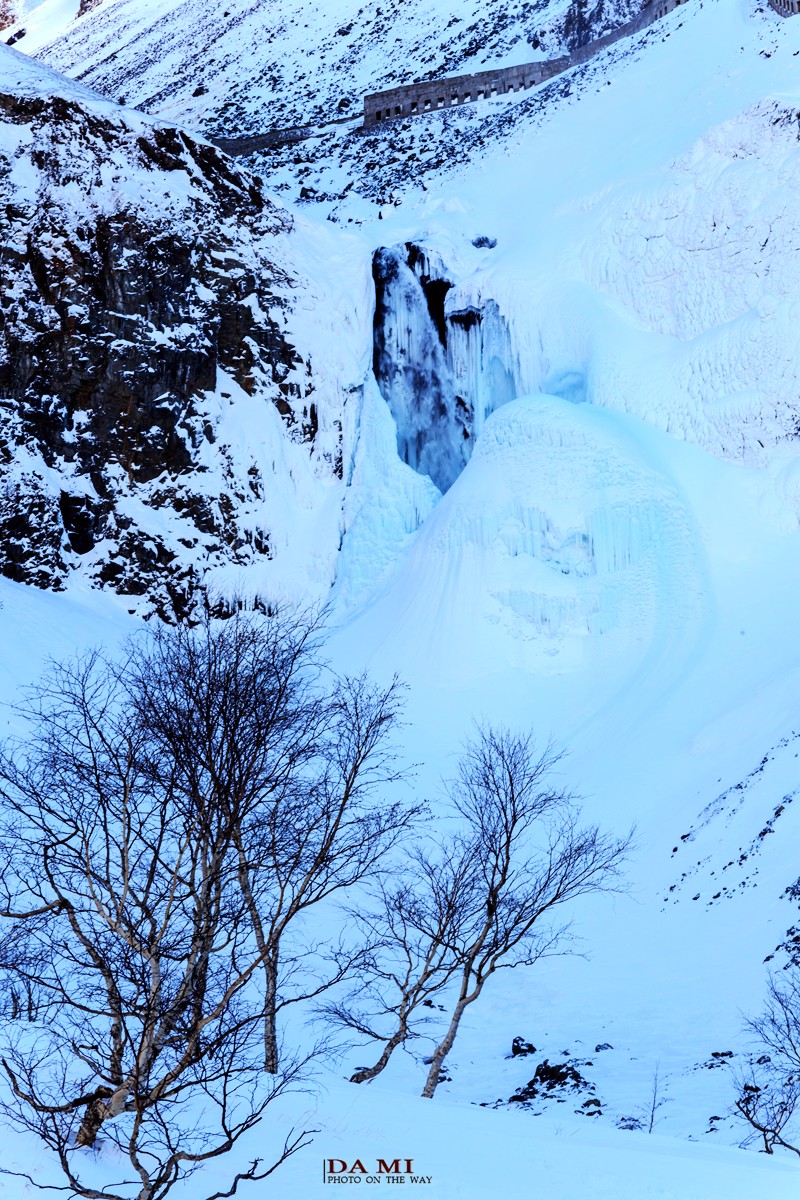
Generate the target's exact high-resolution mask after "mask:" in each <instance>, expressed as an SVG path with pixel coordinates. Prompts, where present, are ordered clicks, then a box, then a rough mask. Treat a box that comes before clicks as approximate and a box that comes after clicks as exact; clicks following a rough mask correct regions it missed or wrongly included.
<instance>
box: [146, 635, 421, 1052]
mask: <svg viewBox="0 0 800 1200" xmlns="http://www.w3.org/2000/svg"><path fill="white" fill-rule="evenodd" d="M134 669H135V677H136V689H135V690H136V703H137V705H138V706H139V709H140V712H141V716H142V719H143V721H144V722H145V723H146V724H147V727H148V729H150V730H151V732H152V733H153V735H154V736H155V737H156V739H157V741H158V743H159V746H160V747H161V748H162V750H163V753H164V754H165V755H166V757H167V759H168V761H169V762H170V763H173V764H176V767H175V769H176V771H177V780H176V786H177V787H178V788H179V790H180V792H181V794H182V795H184V796H185V803H189V804H191V803H195V802H196V801H197V799H198V798H202V797H205V796H208V797H213V804H214V806H216V807H218V808H220V809H221V810H222V811H225V812H226V813H228V814H229V819H230V821H231V824H232V827H233V828H234V830H235V841H236V851H237V856H238V858H237V878H238V883H239V887H240V889H241V894H242V898H243V900H244V904H245V909H246V914H247V920H248V921H249V923H250V926H251V928H252V932H253V935H254V937H255V942H256V945H257V946H258V949H259V952H260V955H261V965H260V975H261V978H262V980H263V989H264V1000H263V1003H264V1011H263V1037H264V1065H265V1069H266V1070H267V1071H269V1072H273V1073H274V1072H277V1071H278V1068H279V1032H278V1014H279V1012H280V1011H281V1009H282V1008H284V1007H286V1005H288V1004H293V1003H297V1002H299V1001H301V1000H308V999H311V998H313V997H316V996H318V995H319V994H320V993H321V992H322V991H324V990H326V989H327V988H328V987H330V986H332V985H333V984H334V983H337V982H340V981H341V980H342V979H343V978H344V977H345V976H346V975H347V974H348V973H350V972H351V971H352V970H353V968H354V967H355V965H356V964H357V963H358V961H359V960H360V958H361V957H362V956H363V954H364V953H365V947H364V946H362V945H352V946H347V945H345V944H344V943H340V944H338V945H336V946H329V947H328V948H327V953H326V956H325V960H324V961H323V959H322V958H321V956H320V955H319V953H318V952H317V947H310V945H309V936H310V935H309V932H308V929H307V927H306V928H303V929H302V930H300V919H301V918H302V917H303V916H304V915H305V914H307V912H308V910H309V909H310V908H312V907H313V906H314V905H317V904H320V903H321V902H323V901H325V900H327V899H328V898H329V897H330V896H332V895H333V894H334V893H336V892H339V891H342V890H343V889H344V890H346V889H349V888H351V887H353V886H354V885H355V884H356V883H358V882H359V881H361V880H363V879H365V878H367V877H368V876H370V875H371V874H373V873H374V872H375V871H376V870H378V869H379V868H380V865H381V864H382V863H383V861H384V859H385V856H386V854H387V852H388V851H389V849H390V848H391V847H392V845H393V844H394V842H395V841H396V839H397V838H398V837H399V836H400V835H401V834H402V833H403V831H404V830H405V829H407V827H408V826H409V824H410V823H411V822H412V821H413V819H414V817H415V816H416V814H417V812H418V811H419V808H418V806H413V805H409V804H405V803H402V802H400V801H398V800H388V801H387V800H385V799H384V798H383V789H384V788H386V787H388V786H389V785H391V784H393V783H395V782H396V781H397V780H398V779H399V778H400V777H401V772H400V771H399V770H398V768H397V763H396V757H395V752H394V749H393V747H392V743H391V737H390V735H391V734H392V732H393V730H394V729H395V727H396V726H397V723H398V719H399V709H400V702H401V689H400V686H399V684H398V682H397V681H396V680H394V681H393V682H392V683H390V684H389V685H388V686H387V687H384V688H380V687H375V686H373V685H372V684H370V683H369V681H368V680H367V679H366V678H365V677H363V676H362V677H358V678H335V677H329V676H327V674H326V673H325V671H324V669H323V666H322V664H321V663H320V660H319V625H318V622H317V620H316V618H315V617H314V616H313V615H306V616H298V614H293V615H292V617H291V619H290V620H287V619H285V618H280V617H278V618H274V619H273V620H272V621H270V622H268V623H267V624H266V625H263V624H262V623H258V622H253V621H250V620H247V619H245V618H243V617H241V616H239V617H234V618H233V619H231V620H230V621H228V622H226V623H225V624H224V625H223V626H221V627H220V626H218V625H216V624H214V623H213V622H210V621H206V622H205V623H204V624H203V625H202V626H201V628H200V629H199V630H194V631H190V630H186V629H182V628H180V627H179V628H177V629H161V630H159V631H158V632H157V634H156V635H155V637H154V638H153V639H151V640H150V641H148V643H147V644H146V646H145V647H144V648H143V650H142V651H140V652H138V653H137V655H136V658H135V667H134ZM295 930H297V934H298V936H297V938H296V939H295V942H294V943H293V942H292V935H293V933H294V932H295ZM298 941H299V943H300V944H299V945H298V944H297V942H298ZM312 949H313V951H314V953H311V950H312ZM312 959H313V964H312ZM292 984H293V985H294V986H291V985H292Z"/></svg>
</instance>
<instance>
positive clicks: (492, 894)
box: [422, 727, 631, 1098]
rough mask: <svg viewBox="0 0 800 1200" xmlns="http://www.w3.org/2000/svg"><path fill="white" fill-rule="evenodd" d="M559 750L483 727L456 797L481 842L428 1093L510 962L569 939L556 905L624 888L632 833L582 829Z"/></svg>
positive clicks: (465, 759) (464, 762) (522, 962)
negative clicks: (557, 775)
mask: <svg viewBox="0 0 800 1200" xmlns="http://www.w3.org/2000/svg"><path fill="white" fill-rule="evenodd" d="M559 757H560V756H559V755H558V754H557V753H555V752H554V750H553V748H552V747H551V746H548V747H546V748H545V749H544V750H543V751H541V752H540V751H538V750H537V749H536V746H535V743H534V741H533V738H532V737H531V736H530V735H524V734H515V733H511V732H510V731H508V730H505V729H492V728H490V727H488V728H483V729H479V730H478V733H477V736H476V737H475V738H474V739H473V740H472V741H471V742H470V743H468V744H467V746H466V748H465V751H464V753H463V755H462V757H461V761H460V763H459V769H458V773H457V776H456V779H455V782H454V783H453V784H452V786H451V789H450V799H451V802H452V804H453V806H454V808H455V809H456V811H457V812H458V813H459V814H460V816H461V817H462V818H463V820H464V821H465V822H466V825H467V827H468V829H469V830H470V835H471V838H472V840H473V842H474V845H475V847H476V858H477V860H478V863H477V881H478V882H477V887H476V889H475V893H474V894H473V900H472V903H473V910H472V913H471V916H472V920H471V922H469V924H468V926H467V928H466V929H464V930H463V931H460V936H459V939H458V941H457V943H456V955H457V958H458V973H457V976H456V978H457V982H458V995H457V998H456V1002H455V1005H454V1007H453V1010H452V1014H451V1017H450V1024H449V1026H448V1028H447V1031H446V1033H445V1035H444V1037H443V1038H442V1040H441V1041H440V1042H439V1044H438V1046H437V1047H436V1049H435V1050H434V1052H433V1057H432V1059H431V1064H430V1070H429V1072H428V1078H427V1080H426V1082H425V1087H424V1088H423V1090H422V1095H423V1096H426V1097H428V1098H430V1097H432V1096H433V1094H434V1092H435V1091H436V1088H437V1086H438V1083H439V1078H440V1075H441V1070H442V1066H443V1064H444V1061H445V1059H446V1058H447V1055H448V1054H449V1053H450V1051H451V1049H452V1047H453V1043H454V1042H455V1038H456V1034H457V1033H458V1028H459V1025H460V1023H461V1019H462V1017H463V1016H464V1013H465V1012H466V1010H467V1008H468V1007H469V1005H470V1004H474V1003H475V1001H476V1000H477V999H478V998H479V997H480V995H481V993H482V991H483V989H484V987H485V985H486V982H487V981H488V980H489V979H490V978H491V976H492V975H493V974H494V973H495V972H496V971H497V970H499V969H501V968H508V967H519V966H527V965H530V964H532V963H534V962H536V961H537V959H539V958H541V957H542V955H543V954H548V953H553V952H554V951H555V950H556V949H558V948H559V947H561V946H562V945H563V939H564V935H565V933H566V928H567V927H565V926H561V927H559V926H554V925H553V924H551V922H550V918H551V915H552V914H553V912H554V910H556V909H560V908H561V907H562V906H563V905H564V904H568V903H569V902H570V901H572V900H575V899H577V897H579V896H585V895H588V894H591V893H596V892H601V891H609V890H613V889H614V888H615V887H616V886H617V881H618V879H619V874H620V868H621V864H622V861H623V859H624V857H625V855H626V852H627V850H628V848H629V845H630V841H631V836H630V835H629V836H628V837H625V838H621V839H619V838H615V837H612V836H610V835H608V834H601V833H600V831H599V830H598V829H597V827H595V826H586V827H581V826H579V824H578V811H577V805H576V802H575V800H574V798H573V797H572V796H571V795H570V794H569V793H567V792H565V791H563V790H562V789H560V788H558V787H557V786H554V783H553V780H552V774H553V769H554V767H555V766H556V764H557V762H558V761H559Z"/></svg>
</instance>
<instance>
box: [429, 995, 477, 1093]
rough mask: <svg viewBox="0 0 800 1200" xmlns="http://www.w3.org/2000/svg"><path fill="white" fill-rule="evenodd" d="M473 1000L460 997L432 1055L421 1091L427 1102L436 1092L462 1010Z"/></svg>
mask: <svg viewBox="0 0 800 1200" xmlns="http://www.w3.org/2000/svg"><path fill="white" fill-rule="evenodd" d="M474 999H475V996H471V997H469V998H467V997H466V996H463V995H462V996H461V997H460V998H459V1001H458V1003H457V1004H456V1006H455V1009H454V1010H453V1017H452V1020H451V1021H450V1028H449V1029H448V1030H447V1033H446V1034H445V1035H444V1038H443V1039H442V1041H441V1042H440V1043H439V1045H438V1046H437V1047H436V1049H435V1051H434V1053H433V1058H432V1059H431V1069H430V1071H428V1078H427V1080H426V1082H425V1087H424V1088H423V1089H422V1095H423V1096H424V1097H425V1098H426V1099H427V1100H430V1099H431V1098H432V1097H433V1093H434V1092H435V1091H436V1088H437V1086H438V1083H439V1075H440V1074H441V1070H442V1063H443V1062H444V1060H445V1059H446V1058H447V1056H448V1054H449V1053H450V1051H451V1050H452V1048H453V1042H454V1041H455V1040H456V1034H457V1033H458V1027H459V1025H460V1024H461V1018H462V1017H463V1015H464V1010H465V1008H466V1007H467V1005H468V1004H469V1003H470V1000H474Z"/></svg>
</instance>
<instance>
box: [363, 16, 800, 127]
mask: <svg viewBox="0 0 800 1200" xmlns="http://www.w3.org/2000/svg"><path fill="white" fill-rule="evenodd" d="M685 2H686V0H653V2H652V3H650V4H647V5H645V7H644V8H643V9H642V11H641V12H640V13H639V14H638V16H636V17H634V18H633V20H631V21H626V23H625V24H624V25H620V26H619V27H618V28H617V29H612V30H611V32H610V33H606V34H604V35H603V36H602V37H600V38H596V39H595V40H594V41H593V42H589V43H588V44H587V45H585V46H581V47H580V49H578V50H575V51H573V53H572V54H568V55H564V57H563V58H551V59H543V60H542V61H541V62H533V63H526V64H524V65H523V66H521V67H500V68H498V69H496V70H494V71H476V72H475V73H474V74H472V75H453V76H451V77H449V78H447V79H438V80H433V81H431V80H429V81H427V82H425V83H408V84H403V85H402V86H401V87H395V88H387V89H386V90H385V91H382V92H372V93H370V95H368V96H365V97H364V120H363V127H364V128H365V129H369V128H373V127H374V126H375V125H378V124H380V123H381V122H383V121H391V120H395V119H397V118H398V117H410V116H418V115H419V114H421V113H426V112H434V111H436V110H437V109H440V108H452V107H453V106H454V105H458V104H470V103H474V101H476V100H488V99H489V98H491V97H492V96H505V95H508V94H509V93H511V92H521V91H524V90H527V88H530V87H536V86H537V85H538V84H540V83H544V81H545V80H546V79H550V78H552V76H554V75H560V74H561V73H562V72H563V71H568V70H569V69H570V67H574V66H578V65H579V64H580V63H584V62H588V60H589V59H590V58H592V57H593V56H594V55H595V54H597V53H598V52H599V51H600V50H603V49H604V48H605V47H606V46H610V45H611V44H612V43H613V42H617V41H620V40H621V39H622V38H626V37H630V36H631V35H632V34H634V33H638V32H639V31H640V30H641V29H645V28H646V27H647V26H648V25H652V23H653V22H654V21H658V20H660V18H661V17H664V16H666V15H667V13H669V12H672V10H673V9H674V8H677V7H678V6H679V5H680V4H681V3H685ZM770 3H771V4H772V5H773V7H775V6H777V5H778V4H783V3H788V4H794V5H797V4H799V3H800V0H770Z"/></svg>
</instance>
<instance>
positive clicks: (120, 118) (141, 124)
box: [0, 48, 336, 616]
mask: <svg viewBox="0 0 800 1200" xmlns="http://www.w3.org/2000/svg"><path fill="white" fill-rule="evenodd" d="M2 49H3V53H4V56H6V55H8V56H10V55H14V56H15V58H20V59H21V56H17V55H16V54H15V52H14V51H10V50H5V48H2ZM3 61H5V57H4V60H3ZM36 70H41V68H36ZM54 78H55V77H54ZM0 122H1V123H2V130H3V132H2V139H0V145H1V146H2V150H0V180H2V182H0V263H1V264H2V266H1V267H0V270H1V271H2V276H3V280H4V284H5V286H4V288H3V296H2V300H1V301H0V305H1V307H0V321H1V322H2V342H0V346H1V347H2V348H1V349H0V572H2V573H3V574H5V575H6V576H9V577H10V578H12V579H15V580H19V581H24V582H29V583H34V584H37V585H38V586H41V587H55V588H62V587H64V586H65V583H66V581H67V580H68V578H69V577H70V576H71V575H74V574H75V573H76V572H77V573H80V574H81V575H83V576H84V577H86V578H87V579H88V580H89V581H91V582H92V583H93V584H95V585H99V586H104V587H110V588H113V589H115V590H116V591H118V592H120V593H122V594H124V595H127V596H129V597H130V598H131V607H133V608H139V609H141V608H142V607H144V609H145V610H146V611H152V610H155V611H157V612H159V613H160V614H161V615H164V616H168V615H170V614H171V613H183V612H185V611H186V610H187V608H188V607H189V606H191V604H192V603H193V596H194V594H195V592H196V589H197V585H198V568H197V565H196V564H198V563H200V562H202V565H203V569H204V570H206V569H208V568H209V567H212V568H213V566H214V565H215V564H233V565H239V566H242V565H246V564H248V563H251V562H252V561H254V560H255V559H259V558H269V556H270V554H271V546H270V529H269V505H268V504H266V503H265V489H267V488H268V487H270V486H271V487H274V486H275V484H276V481H275V480H273V481H272V484H268V483H267V482H265V480H264V478H263V477H262V472H261V470H260V468H259V465H258V463H257V462H255V461H249V462H244V463H242V462H239V463H237V464H234V463H233V461H232V459H231V455H230V453H229V450H228V448H227V447H226V445H225V444H223V442H222V441H221V440H220V432H219V431H220V425H221V423H224V420H225V418H226V415H227V413H228V410H230V409H231V408H232V407H235V406H236V405H237V404H238V405H240V406H241V405H242V404H244V405H246V404H247V403H248V402H249V403H250V405H251V410H250V413H251V415H250V417H249V420H251V421H255V422H256V424H257V425H261V424H265V425H268V424H269V413H270V411H271V413H272V419H273V420H274V418H275V413H279V414H280V419H281V422H282V427H283V431H284V433H285V434H286V436H287V437H288V438H289V439H291V440H293V441H294V442H302V443H304V444H305V445H306V447H307V449H308V451H309V453H310V455H312V456H313V453H314V442H315V434H316V433H317V432H318V418H317V413H316V408H315V405H314V404H313V403H312V401H311V399H310V391H311V385H310V381H309V378H308V374H309V373H308V368H307V365H306V364H305V363H304V362H303V361H302V360H301V357H300V355H299V354H298V352H297V350H296V349H295V347H294V345H293V344H292V341H291V337H290V335H289V334H288V333H287V329H286V325H287V314H288V312H289V310H290V295H291V292H292V290H293V288H294V286H295V284H296V282H297V281H296V279H294V278H293V277H292V274H291V268H289V269H287V268H286V267H285V266H280V265H278V262H279V260H284V261H285V260H286V257H287V255H286V242H287V236H288V234H289V232H290V229H291V222H290V220H289V218H288V217H287V215H286V214H285V213H284V212H283V211H281V210H279V209H278V208H276V207H275V205H274V204H272V203H271V202H270V201H269V200H268V199H267V198H266V197H265V195H264V193H263V191H262V188H261V184H260V181H259V180H257V179H256V178H254V177H253V176H249V175H246V174H241V173H239V172H238V171H237V170H236V169H235V168H234V167H233V165H232V163H231V161H230V160H229V159H227V158H226V157H225V156H224V155H222V154H221V153H220V152H219V151H218V150H217V149H216V148H214V147H212V146H210V145H207V144H205V143H203V142H200V141H195V140H193V139H192V138H191V137H189V136H187V135H186V134H185V133H182V132H179V131H178V130H176V129H175V128H170V127H168V126H164V125H161V124H158V123H153V122H148V121H147V120H146V119H144V118H142V117H141V116H140V115H139V114H135V113H127V112H126V111H125V110H124V109H119V108H117V107H116V106H113V105H110V104H103V103H102V102H98V103H94V102H93V101H92V99H91V94H90V93H86V94H82V93H81V92H79V91H78V92H76V93H75V94H74V95H71V94H69V92H67V93H66V94H60V95H59V94H47V90H46V88H43V87H41V86H37V87H34V88H32V87H30V86H28V87H25V86H21V87H15V88H14V89H13V90H11V91H9V90H7V91H5V92H3V93H2V94H0ZM254 404H255V406H256V407H255V408H252V405H254ZM259 406H260V407H259ZM334 458H335V450H334V451H333V452H331V453H330V454H328V456H327V460H326V463H327V466H325V465H323V470H325V469H328V468H329V469H330V472H331V474H333V473H334V472H335V466H336V464H335V462H334V461H333V460H334Z"/></svg>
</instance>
